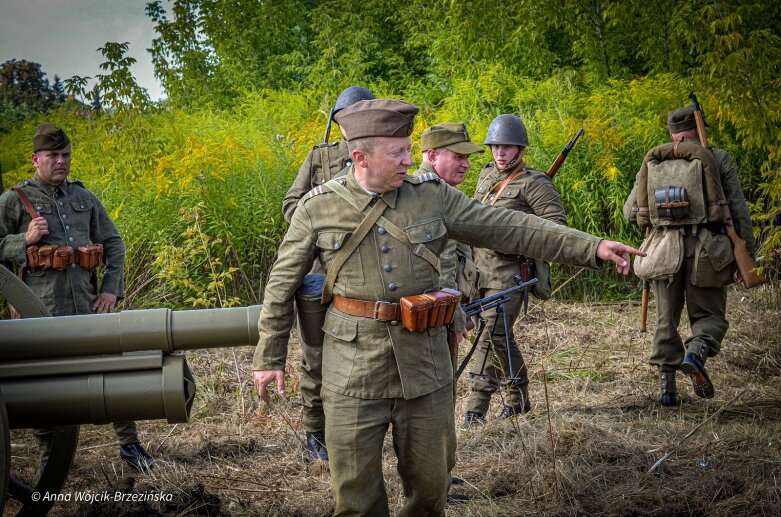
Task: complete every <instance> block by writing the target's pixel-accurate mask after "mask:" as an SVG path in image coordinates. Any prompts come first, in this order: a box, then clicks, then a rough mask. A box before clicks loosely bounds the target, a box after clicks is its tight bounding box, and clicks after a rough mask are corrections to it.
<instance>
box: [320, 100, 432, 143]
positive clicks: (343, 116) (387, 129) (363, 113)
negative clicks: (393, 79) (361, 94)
mask: <svg viewBox="0 0 781 517" xmlns="http://www.w3.org/2000/svg"><path fill="white" fill-rule="evenodd" d="M417 112H418V107H417V106H415V105H414V104H410V103H409V102H404V101H397V100H395V99H371V100H363V101H358V102H356V103H355V104H353V105H352V106H350V107H348V108H344V109H343V110H340V111H339V112H338V113H336V114H335V115H334V120H336V123H337V124H339V126H341V128H342V129H344V132H345V134H347V135H348V136H349V138H350V140H354V139H356V138H366V137H369V136H409V135H411V134H412V126H413V124H414V122H415V114H416V113H417Z"/></svg>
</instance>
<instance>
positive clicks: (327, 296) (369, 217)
mask: <svg viewBox="0 0 781 517" xmlns="http://www.w3.org/2000/svg"><path fill="white" fill-rule="evenodd" d="M386 208H388V203H386V202H385V200H384V199H382V197H380V198H378V199H377V202H376V203H375V205H374V206H373V207H372V209H371V210H369V213H368V214H366V216H365V217H364V218H363V220H362V221H361V223H360V224H359V225H358V227H357V228H356V229H355V231H354V232H353V234H352V235H351V236H350V237H349V238H348V239H347V242H345V243H343V244H342V249H340V250H339V252H338V253H337V254H336V256H335V257H334V260H333V262H331V264H330V265H329V266H328V271H327V272H326V275H325V285H323V295H322V297H321V298H320V302H321V303H328V302H330V301H331V296H332V295H333V292H334V284H335V283H336V277H337V275H339V270H340V269H342V266H344V264H345V262H347V259H348V258H350V255H352V254H353V252H354V251H355V250H356V249H358V246H359V245H360V244H361V241H362V240H363V239H364V237H366V236H367V235H368V234H369V231H370V230H371V229H372V226H374V223H375V222H377V219H379V218H380V216H381V215H382V212H383V211H384V210H385V209H386Z"/></svg>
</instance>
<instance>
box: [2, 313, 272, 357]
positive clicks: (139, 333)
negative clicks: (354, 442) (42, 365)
mask: <svg viewBox="0 0 781 517" xmlns="http://www.w3.org/2000/svg"><path fill="white" fill-rule="evenodd" d="M261 308H262V306H261V305H253V306H250V307H234V308H227V309H200V310H191V311H172V310H170V309H149V310H133V311H123V312H118V313H113V314H89V315H81V316H59V317H54V318H53V317H47V318H30V319H21V320H2V321H0V361H20V360H29V359H44V358H46V359H51V358H60V357H74V356H87V355H106V354H121V353H126V352H136V351H144V350H160V351H162V352H164V353H171V352H177V351H182V350H192V349H198V348H219V347H233V346H244V345H247V346H249V345H255V344H257V342H258V317H259V316H260V309H261Z"/></svg>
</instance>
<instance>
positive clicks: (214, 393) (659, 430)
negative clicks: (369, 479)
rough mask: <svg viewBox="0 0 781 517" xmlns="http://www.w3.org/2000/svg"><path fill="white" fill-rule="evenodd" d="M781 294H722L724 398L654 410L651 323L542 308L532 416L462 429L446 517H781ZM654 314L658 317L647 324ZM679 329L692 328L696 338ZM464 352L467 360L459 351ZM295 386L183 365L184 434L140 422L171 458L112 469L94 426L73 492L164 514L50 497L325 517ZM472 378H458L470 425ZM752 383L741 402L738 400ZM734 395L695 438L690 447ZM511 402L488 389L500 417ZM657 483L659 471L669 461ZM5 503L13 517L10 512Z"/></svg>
mask: <svg viewBox="0 0 781 517" xmlns="http://www.w3.org/2000/svg"><path fill="white" fill-rule="evenodd" d="M780 293H781V290H779V289H778V287H776V288H775V289H769V288H767V287H762V288H758V289H754V290H751V291H745V290H742V289H741V290H735V291H733V292H731V293H730V300H729V314H728V318H729V319H730V322H731V328H730V331H729V332H728V334H727V337H726V339H725V341H724V344H723V348H722V353H721V355H720V356H719V357H717V358H715V359H713V360H711V361H709V362H708V371H709V373H710V375H711V378H712V379H713V381H714V384H715V385H716V390H717V391H716V397H715V398H714V399H711V400H702V399H699V398H697V397H696V396H694V394H693V393H692V390H691V387H690V385H689V383H688V381H686V379H685V378H684V377H683V376H681V375H679V379H678V380H679V391H680V395H681V396H682V399H683V405H682V406H681V407H680V408H679V409H663V408H660V407H659V406H658V405H657V404H656V403H655V399H656V397H657V381H656V379H657V376H656V372H655V370H654V369H652V367H651V366H649V365H648V364H647V358H648V356H649V354H650V349H651V336H652V332H653V330H654V328H653V327H654V326H653V317H649V333H648V334H641V333H639V332H638V331H637V330H636V329H637V325H638V317H639V308H638V306H637V304H632V303H628V302H627V303H616V304H589V305H585V304H584V305H577V304H566V305H565V304H562V303H558V302H555V301H554V302H547V303H545V304H544V306H543V305H539V304H538V305H532V307H531V309H530V312H529V314H528V316H526V318H525V320H523V321H520V322H519V323H518V324H517V327H516V332H517V335H518V336H519V341H520V342H521V343H523V345H522V346H523V351H524V355H525V358H526V360H527V362H528V364H529V372H530V375H531V379H532V380H531V384H530V393H531V398H532V403H533V406H534V407H533V411H532V412H531V413H530V414H528V415H525V416H521V417H518V418H516V419H514V420H512V421H499V420H496V419H495V417H494V418H490V419H489V421H488V423H487V425H485V426H484V427H481V428H478V429H469V430H461V429H459V434H458V438H459V444H458V464H457V466H456V469H455V472H454V474H455V475H457V476H459V477H461V478H463V479H464V480H465V481H466V482H465V484H464V485H463V486H461V487H457V488H456V490H458V491H460V492H462V493H465V494H467V495H469V496H470V497H471V501H470V502H469V503H467V504H463V505H459V506H451V507H450V508H449V509H448V514H449V515H457V516H485V515H490V516H492V517H499V516H521V515H649V516H650V515H709V516H733V515H777V514H778V512H779V510H778V509H779V507H781V445H780V444H781V330H779V327H777V326H776V325H779V314H780V311H779V308H781V300H780ZM653 310H654V307H653V303H652V304H651V307H650V311H651V314H653ZM686 331H687V329H686V328H682V332H684V333H685V332H686ZM465 351H466V350H465V349H463V350H462V354H463V353H465ZM297 352H298V350H297V346H296V345H295V344H294V345H292V346H291V360H290V362H289V364H291V365H294V366H293V369H292V370H291V371H292V372H293V374H292V375H291V382H292V383H293V387H292V388H289V389H288V399H287V400H285V401H279V402H278V403H277V404H275V405H274V406H273V407H270V408H269V407H264V406H260V405H258V403H257V401H256V397H255V395H254V393H253V391H252V389H251V381H250V371H249V370H250V362H251V361H250V360H251V353H252V351H251V350H249V349H243V350H237V356H238V359H239V364H240V368H241V372H240V379H239V378H237V375H236V372H235V367H234V364H233V353H232V351H230V350H217V351H200V352H197V353H193V354H191V355H190V356H189V357H190V360H189V362H190V366H191V368H192V369H193V371H194V373H195V375H196V379H197V380H198V385H199V386H198V387H199V392H198V397H197V400H196V404H195V406H194V409H193V412H192V415H191V421H190V423H188V424H186V425H182V424H180V425H169V424H166V423H161V422H144V423H141V424H140V426H139V427H140V430H141V437H142V440H143V441H144V443H145V444H147V445H148V448H149V450H150V452H152V453H153V454H154V456H155V457H156V458H158V459H159V460H163V461H165V462H166V463H167V464H166V465H165V466H161V467H160V468H158V469H155V470H154V471H153V472H152V473H150V474H146V475H138V474H135V473H133V472H130V471H128V469H127V468H126V467H125V466H123V464H122V463H121V462H120V461H119V458H118V455H117V447H116V444H115V441H114V437H113V435H112V432H111V430H110V429H109V428H105V427H93V426H84V427H83V428H82V434H81V440H80V447H79V449H78V452H77V454H76V458H75V463H74V467H73V469H72V471H71V474H70V477H69V480H68V483H67V486H66V487H65V490H64V492H65V493H75V492H78V491H85V490H92V491H93V492H103V491H107V492H111V493H113V492H115V491H131V490H132V491H135V492H136V493H148V492H156V493H162V494H169V495H170V497H171V499H172V501H171V502H169V503H159V502H158V503H155V502H151V503H138V504H136V505H132V504H129V503H122V504H114V503H104V504H93V505H87V504H84V503H75V502H69V503H58V504H57V506H55V511H54V513H55V514H57V515H264V516H265V515H267V516H271V515H274V516H320V515H329V514H330V512H331V509H332V498H331V492H330V484H329V480H328V473H327V469H325V468H324V467H323V465H321V464H314V465H313V464H305V463H304V462H303V461H302V458H303V453H304V438H303V437H304V433H303V429H302V427H301V410H300V406H299V404H298V399H297V398H296V396H295V392H296V390H295V383H294V381H293V380H294V378H295V373H294V372H295V364H296V360H297V355H296V354H297ZM467 390H468V380H467V375H465V376H464V377H463V378H462V379H461V380H460V382H459V385H458V392H459V402H458V406H457V408H456V411H457V414H456V417H457V419H458V421H460V419H461V418H462V417H463V412H464V407H463V405H464V401H465V396H466V393H467ZM744 390H745V391H744ZM736 395H739V397H738V398H737V399H736V400H735V401H734V402H733V403H732V404H730V405H729V406H728V407H726V408H725V409H724V410H723V411H722V412H721V413H719V414H718V415H715V418H712V419H711V420H710V421H708V422H706V423H705V424H704V425H702V427H701V428H699V429H698V430H697V431H696V432H695V433H694V434H693V435H692V436H691V437H690V438H688V439H686V440H685V441H683V442H682V443H681V440H682V438H684V436H686V434H687V433H689V432H691V431H692V430H693V429H694V428H696V427H697V426H698V425H699V424H700V423H701V422H703V421H704V420H706V419H708V418H709V417H712V416H714V413H715V412H716V411H718V410H719V409H721V408H723V407H724V406H725V404H726V403H727V402H728V401H730V400H731V399H733V398H734V397H735V396H736ZM501 406H502V401H501V399H500V398H499V395H498V394H497V395H495V398H494V400H493V402H492V406H491V410H490V414H491V416H494V415H497V414H498V413H499V411H500V410H501ZM12 442H13V443H14V448H13V467H12V468H13V470H14V471H15V473H17V474H21V475H22V476H23V477H26V478H27V479H31V478H32V477H33V475H34V472H33V471H34V469H35V465H37V459H36V451H35V447H34V444H33V442H32V440H31V439H30V438H29V436H28V434H27V433H25V432H14V433H13V434H12ZM670 451H672V453H671V454H670V456H669V457H668V459H667V460H666V461H665V462H664V464H663V465H662V466H661V467H660V468H659V469H658V471H657V472H656V473H654V474H650V473H649V469H650V468H651V466H652V465H654V463H655V462H656V461H657V460H659V459H660V458H661V457H662V456H663V455H664V454H665V453H666V452H670ZM385 459H386V462H385V475H386V484H387V487H388V492H389V498H390V501H391V504H392V505H393V507H394V508H395V509H398V508H399V506H400V503H401V494H400V491H399V490H400V483H399V479H398V475H397V473H396V471H395V458H394V455H393V450H392V448H391V446H390V443H389V442H386V451H385ZM16 508H17V507H14V503H12V502H11V503H9V504H8V505H7V508H6V513H9V512H11V511H13V510H15V509H16Z"/></svg>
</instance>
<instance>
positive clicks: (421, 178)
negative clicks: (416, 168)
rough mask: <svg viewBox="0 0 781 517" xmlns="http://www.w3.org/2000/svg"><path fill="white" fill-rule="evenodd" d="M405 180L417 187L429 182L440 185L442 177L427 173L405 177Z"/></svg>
mask: <svg viewBox="0 0 781 517" xmlns="http://www.w3.org/2000/svg"><path fill="white" fill-rule="evenodd" d="M404 180H405V181H409V182H410V183H413V184H415V185H420V184H421V183H425V182H427V181H433V182H435V183H439V180H440V177H439V176H438V175H436V174H434V173H433V172H426V173H424V174H407V175H406V176H405V177H404Z"/></svg>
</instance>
